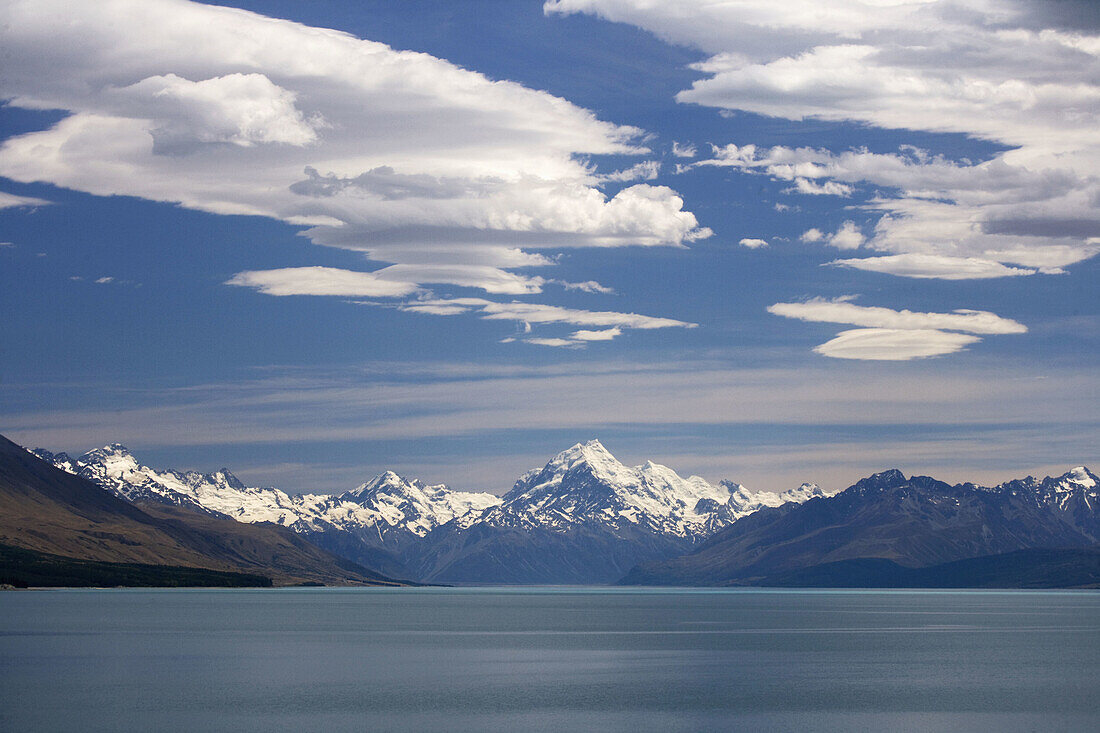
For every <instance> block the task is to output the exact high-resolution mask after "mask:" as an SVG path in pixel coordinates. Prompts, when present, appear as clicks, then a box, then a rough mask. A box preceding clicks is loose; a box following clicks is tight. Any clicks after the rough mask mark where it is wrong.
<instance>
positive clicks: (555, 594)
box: [0, 588, 1100, 733]
mask: <svg viewBox="0 0 1100 733" xmlns="http://www.w3.org/2000/svg"><path fill="white" fill-rule="evenodd" d="M0 730H3V731H54V730H57V731H117V730H140V731H146V730H150V731H151V730H157V731H207V730H210V731H217V730H225V731H229V730H232V731H288V730H293V731H299V730H300V731H321V730H325V731H343V730H355V731H387V730H393V731H423V730H447V731H512V730H546V731H563V730H564V731H568V730H601V731H602V730H607V731H619V730H626V731H632V732H634V733H637V732H639V731H651V730H653V731H681V730H684V731H720V730H845V731H848V730H869V731H884V730H965V731H976V730H977V731H981V730H988V731H1017V730H1035V731H1044V732H1046V731H1061V730H1065V731H1097V730H1100V593H1098V592H1089V591H1081V592H974V591H969V592H966V591H964V592H935V591H913V592H908V591H773V590H645V589H592V588H583V589H567V588H546V589H531V588H524V589H514V588H511V589H499V588H491V589H444V588H432V589H396V590H373V589H337V588H317V589H284V590H107V591H99V590H60V591H29V592H8V593H0Z"/></svg>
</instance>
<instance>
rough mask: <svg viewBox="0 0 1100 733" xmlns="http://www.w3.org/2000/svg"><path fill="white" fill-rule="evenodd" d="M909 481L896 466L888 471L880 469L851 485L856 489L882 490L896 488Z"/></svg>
mask: <svg viewBox="0 0 1100 733" xmlns="http://www.w3.org/2000/svg"><path fill="white" fill-rule="evenodd" d="M908 482H909V480H908V479H906V478H905V474H904V473H902V472H901V471H899V470H898V469H896V468H891V469H890V470H888V471H880V472H879V473H873V474H871V475H870V476H868V477H867V478H864V479H860V480H859V481H857V482H856V483H855V485H854V486H852V488H853V489H856V490H858V491H871V490H876V489H877V490H879V491H884V490H886V489H896V488H898V487H900V486H904V485H905V484H907V483H908Z"/></svg>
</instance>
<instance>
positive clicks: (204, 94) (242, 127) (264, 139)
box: [113, 74, 323, 154]
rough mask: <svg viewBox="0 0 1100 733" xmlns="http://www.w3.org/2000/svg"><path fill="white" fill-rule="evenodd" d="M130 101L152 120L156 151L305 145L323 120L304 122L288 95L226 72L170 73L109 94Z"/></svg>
mask: <svg viewBox="0 0 1100 733" xmlns="http://www.w3.org/2000/svg"><path fill="white" fill-rule="evenodd" d="M113 94H114V95H116V96H118V97H121V98H125V99H128V100H131V101H132V102H133V103H134V106H135V107H137V108H142V109H143V114H144V115H146V116H148V117H149V118H152V119H159V120H164V124H163V126H161V127H157V128H154V129H152V130H150V134H151V135H152V136H153V142H154V145H155V146H156V147H157V148H159V149H160V150H161V151H166V152H174V153H177V154H178V153H186V152H189V151H190V150H193V149H194V147H195V146H196V144H201V143H219V142H221V143H231V144H233V145H240V146H244V147H250V146H252V145H254V144H256V143H285V144H288V145H298V146H301V145H306V144H309V143H312V142H316V141H317V131H316V128H317V127H319V126H321V125H322V124H323V121H322V120H320V119H319V118H318V119H315V120H313V121H307V120H305V119H304V117H303V115H302V113H301V111H300V110H298V109H297V108H296V107H295V98H296V96H297V95H295V94H294V93H293V92H291V91H288V90H286V89H283V88H282V87H280V86H278V85H277V84H274V83H272V81H271V80H270V79H268V78H267V77H266V76H264V75H263V74H226V75H225V76H217V77H213V78H211V79H203V80H202V81H190V80H188V79H183V78H181V77H179V76H176V75H175V74H166V75H161V76H150V77H147V78H145V79H142V80H141V81H139V82H137V83H135V84H131V85H130V86H127V87H123V88H121V89H118V90H117V91H114V92H113Z"/></svg>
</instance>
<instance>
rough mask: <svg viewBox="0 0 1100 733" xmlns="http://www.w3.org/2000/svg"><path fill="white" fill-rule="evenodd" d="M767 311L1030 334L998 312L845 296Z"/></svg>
mask: <svg viewBox="0 0 1100 733" xmlns="http://www.w3.org/2000/svg"><path fill="white" fill-rule="evenodd" d="M768 312H769V313H773V314H775V315H777V316H783V317H785V318H797V319H798V320H801V321H814V322H817V323H846V324H849V325H852V326H865V327H868V328H891V329H946V330H949V331H967V332H968V333H982V334H995V333H996V334H1004V333H1027V327H1026V326H1024V325H1023V324H1022V323H1017V322H1016V321H1013V320H1011V319H1008V318H1002V317H1000V316H998V315H997V314H995V313H990V312H988V311H976V310H956V311H954V312H952V313H921V312H914V311H909V310H900V311H896V310H892V309H890V308H879V307H874V306H862V305H856V304H855V303H851V302H848V300H846V299H838V300H826V299H824V298H814V299H811V300H807V301H804V302H802V303H776V304H774V305H771V306H768Z"/></svg>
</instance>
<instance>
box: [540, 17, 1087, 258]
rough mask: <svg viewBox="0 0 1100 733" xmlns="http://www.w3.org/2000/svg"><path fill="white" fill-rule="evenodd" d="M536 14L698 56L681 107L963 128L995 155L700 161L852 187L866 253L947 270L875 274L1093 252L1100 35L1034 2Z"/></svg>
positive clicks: (730, 154) (743, 150) (733, 153)
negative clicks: (590, 23) (610, 29)
mask: <svg viewBox="0 0 1100 733" xmlns="http://www.w3.org/2000/svg"><path fill="white" fill-rule="evenodd" d="M545 8H546V11H547V12H557V13H576V12H585V13H592V14H596V15H599V16H602V17H604V18H606V19H608V20H612V21H618V22H624V23H630V24H633V25H636V26H639V27H641V28H645V29H647V30H650V31H652V32H653V33H656V34H657V35H659V36H661V37H662V38H665V39H667V40H669V41H672V42H675V43H679V44H685V45H689V46H693V47H696V48H699V49H701V50H703V51H704V52H705V53H707V54H709V58H708V59H707V60H705V61H704V62H702V63H699V64H696V65H695V69H696V70H697V71H700V72H702V74H703V75H704V76H703V78H701V79H699V80H697V81H696V82H694V83H693V84H692V87H691V88H690V89H685V90H683V91H681V92H680V93H679V94H678V95H677V99H678V100H679V101H681V102H683V103H692V104H699V105H705V106H709V107H714V108H717V109H718V110H719V111H720V112H723V113H732V111H734V110H738V111H748V112H754V113H757V114H762V115H768V116H772V117H780V118H786V119H789V120H793V121H803V120H808V119H823V120H835V121H846V122H856V123H860V124H865V125H871V126H876V127H880V128H887V129H899V130H922V131H932V132H952V133H962V134H966V135H969V136H972V137H974V138H980V139H983V140H990V141H995V142H998V143H1001V144H1003V145H1004V146H1006V147H1007V148H1009V149H1008V150H1005V151H1004V152H1000V153H997V154H995V155H993V156H991V157H990V159H989V160H985V161H979V162H973V161H968V160H951V159H948V158H945V157H943V156H937V155H934V154H931V153H928V152H926V151H923V150H918V149H916V148H914V147H912V146H902V149H901V150H900V151H899V153H897V154H883V153H871V152H869V151H867V150H862V149H857V150H850V151H847V152H830V151H825V150H816V149H812V148H789V147H784V146H777V147H773V148H770V149H760V150H758V149H757V148H756V147H755V146H753V145H740V146H738V145H730V146H725V147H723V148H717V149H716V150H715V157H714V159H713V160H711V161H702V162H701V163H698V164H696V165H726V166H732V167H736V168H739V169H741V170H743V171H746V172H750V173H758V174H761V175H767V176H769V177H771V178H774V179H776V180H781V181H790V182H791V184H792V185H791V188H790V189H789V190H793V191H797V192H802V193H812V194H828V193H831V194H834V195H844V196H847V195H853V196H854V195H855V194H856V192H857V191H860V192H862V193H865V194H867V195H868V196H869V201H868V202H867V203H866V204H864V206H866V208H868V209H869V210H870V211H872V212H877V213H878V214H879V216H880V219H879V221H878V224H877V226H876V227H875V231H874V234H873V236H871V237H870V239H869V241H868V242H867V243H866V246H867V247H868V248H870V249H874V250H879V251H882V252H884V253H885V254H886V255H887V256H893V255H899V256H908V255H931V256H936V257H940V258H948V257H950V258H956V259H955V260H954V262H956V263H957V264H959V265H960V269H958V270H946V269H944V268H943V267H932V268H928V269H917V270H909V269H908V268H904V267H897V268H891V269H883V271H890V272H896V274H899V275H907V276H914V277H944V278H948V279H964V278H965V277H967V276H968V273H970V272H976V273H978V274H977V276H978V277H990V276H993V275H994V274H995V273H996V272H998V271H999V272H1000V273H1001V274H1002V275H1005V276H1007V275H1019V274H1029V271H1021V270H1020V269H1018V268H1015V267H1013V266H1014V265H1016V266H1020V267H1023V268H1032V269H1031V270H1030V272H1033V273H1046V272H1058V271H1059V270H1060V269H1061V268H1064V267H1067V266H1070V265H1072V264H1074V263H1077V262H1080V261H1082V260H1084V259H1087V258H1090V257H1093V256H1095V255H1096V254H1097V252H1100V247H1097V246H1096V244H1095V242H1092V241H1090V238H1095V237H1097V236H1100V216H1098V215H1097V214H1096V202H1097V201H1098V200H1100V177H1097V176H1096V171H1097V170H1100V127H1098V126H1097V125H1096V124H1095V121H1096V119H1097V117H1098V116H1100V83H1098V82H1097V79H1100V35H1097V33H1096V29H1095V27H1094V26H1093V27H1087V26H1082V27H1081V28H1079V29H1078V30H1075V31H1072V32H1070V31H1064V30H1058V29H1055V28H1053V27H1052V26H1054V25H1055V20H1054V16H1053V15H1052V14H1050V13H1048V12H1046V11H1047V10H1048V8H1047V7H1046V6H1045V5H1044V4H1042V3H1027V2H1012V1H1006V2H1000V1H998V0H992V1H991V0H922V1H921V2H893V1H890V2H848V1H847V0H841V1H838V2H830V3H821V2H817V0H792V1H791V2H784V3H774V2H770V0H738V1H737V2H730V3H719V2H709V1H708V0H695V2H689V1H687V0H685V2H679V3H654V2H649V0H550V1H549V2H547V3H546V4H545ZM1044 19H1046V20H1047V22H1048V23H1049V24H1050V25H1049V26H1048V27H1045V28H1044V27H1043V22H1044ZM974 260H985V261H988V262H990V263H994V264H1000V265H1003V266H1004V268H1003V269H1001V270H997V268H996V267H993V266H983V267H977V268H975V267H973V266H972V264H971V263H973V261H974ZM898 262H900V261H899V260H893V261H889V262H888V263H884V264H896V263H898ZM938 262H939V265H945V264H949V262H951V261H950V260H947V259H940V260H939V261H938Z"/></svg>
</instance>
